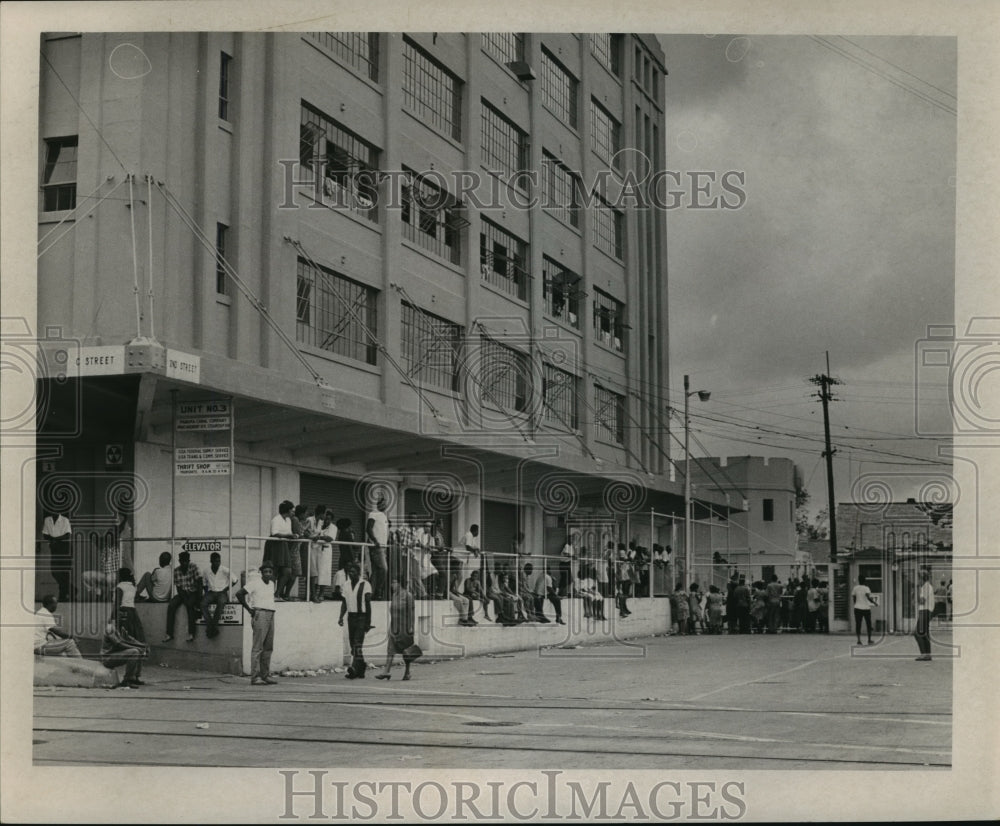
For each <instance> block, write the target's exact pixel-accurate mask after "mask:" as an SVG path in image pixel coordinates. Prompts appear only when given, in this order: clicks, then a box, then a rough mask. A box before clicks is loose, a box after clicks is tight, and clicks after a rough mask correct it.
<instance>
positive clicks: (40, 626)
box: [35, 594, 83, 657]
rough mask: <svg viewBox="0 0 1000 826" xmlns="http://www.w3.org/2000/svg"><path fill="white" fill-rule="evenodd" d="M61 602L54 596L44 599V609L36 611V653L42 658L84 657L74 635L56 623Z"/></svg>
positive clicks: (49, 595)
mask: <svg viewBox="0 0 1000 826" xmlns="http://www.w3.org/2000/svg"><path fill="white" fill-rule="evenodd" d="M58 607H59V601H58V600H57V599H56V598H55V597H54V596H53V595H52V594H46V595H45V596H44V597H42V607H41V608H39V609H38V610H37V611H35V653H36V654H39V655H40V656H42V657H82V656H83V655H82V654H81V653H80V649H79V648H77V645H76V640H74V639H73V635H72V634H69V633H67V632H66V631H64V630H63V629H62V628H60V627H59V624H58V623H57V622H56V618H55V611H56V608H58Z"/></svg>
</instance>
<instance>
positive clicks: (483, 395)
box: [470, 335, 531, 413]
mask: <svg viewBox="0 0 1000 826" xmlns="http://www.w3.org/2000/svg"><path fill="white" fill-rule="evenodd" d="M480 347H481V351H480V354H479V359H478V360H477V363H475V364H471V366H472V368H473V369H475V371H476V373H475V375H472V376H470V379H471V380H472V381H473V382H474V383H475V385H476V387H477V389H478V391H479V401H480V402H481V403H482V404H485V405H488V406H490V407H493V408H496V409H498V410H506V411H513V412H517V413H524V412H526V411H527V410H528V399H529V397H530V395H531V361H530V359H529V358H528V356H527V355H526V354H525V353H522V352H520V351H518V350H515V349H514V348H513V347H508V346H507V345H506V344H501V343H500V342H499V341H496V340H495V339H492V338H490V337H489V336H487V335H483V336H481V338H480Z"/></svg>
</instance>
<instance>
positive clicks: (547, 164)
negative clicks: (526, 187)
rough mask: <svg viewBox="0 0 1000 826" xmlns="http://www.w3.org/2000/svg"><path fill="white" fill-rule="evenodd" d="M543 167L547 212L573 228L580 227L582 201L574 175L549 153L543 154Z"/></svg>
mask: <svg viewBox="0 0 1000 826" xmlns="http://www.w3.org/2000/svg"><path fill="white" fill-rule="evenodd" d="M542 167H543V168H542V175H543V202H544V206H545V210H546V212H548V213H549V214H550V215H553V216H555V217H556V218H558V219H559V220H560V221H564V222H566V223H567V224H569V225H570V226H572V227H579V226H580V199H579V194H578V193H577V189H576V184H575V182H574V180H573V174H572V173H571V172H570V171H569V169H567V168H566V166H564V165H563V164H562V163H561V162H560V161H559V160H557V159H556V158H555V156H553V155H550V154H549V153H548V152H544V153H543V154H542Z"/></svg>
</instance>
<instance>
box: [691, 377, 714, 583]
mask: <svg viewBox="0 0 1000 826" xmlns="http://www.w3.org/2000/svg"><path fill="white" fill-rule="evenodd" d="M689 387H690V382H689V380H688V375H687V374H686V373H685V374H684V576H685V577H686V578H687V580H688V582H690V581H691V565H692V562H693V556H692V548H691V542H692V539H691V537H692V531H691V517H692V513H691V511H692V508H691V417H690V416H689V415H688V409H689V404H688V400H689V399H690V398H691V397H692V396H694V395H696V394H697V396H698V400H699V401H703V402H707V401H708V399H709V397H710V396H711V395H712V394H711V393H709V392H708V391H707V390H689V389H688V388H689Z"/></svg>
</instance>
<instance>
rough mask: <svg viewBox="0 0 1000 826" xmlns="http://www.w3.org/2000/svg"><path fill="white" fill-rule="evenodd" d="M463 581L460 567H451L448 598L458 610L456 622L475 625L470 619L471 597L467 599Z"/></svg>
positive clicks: (472, 605) (472, 606)
mask: <svg viewBox="0 0 1000 826" xmlns="http://www.w3.org/2000/svg"><path fill="white" fill-rule="evenodd" d="M464 589H465V581H464V580H463V579H462V572H461V569H460V568H458V567H455V568H452V570H451V582H450V583H449V588H448V592H447V593H448V599H450V600H451V604H452V605H454V606H455V610H456V611H458V624H459V625H476V624H477V623H476V621H475V620H474V619H472V611H473V609H474V607H475V605H474V603H473V602H472V600H471V599H469V598H468V597H467V596H466V595H465V594H464V593H463V591H464Z"/></svg>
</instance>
